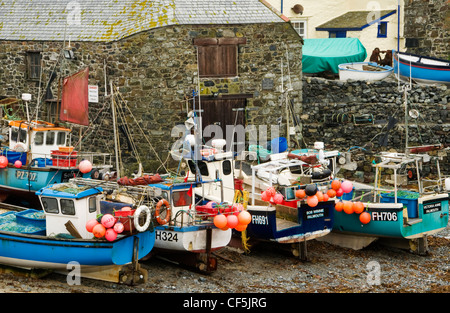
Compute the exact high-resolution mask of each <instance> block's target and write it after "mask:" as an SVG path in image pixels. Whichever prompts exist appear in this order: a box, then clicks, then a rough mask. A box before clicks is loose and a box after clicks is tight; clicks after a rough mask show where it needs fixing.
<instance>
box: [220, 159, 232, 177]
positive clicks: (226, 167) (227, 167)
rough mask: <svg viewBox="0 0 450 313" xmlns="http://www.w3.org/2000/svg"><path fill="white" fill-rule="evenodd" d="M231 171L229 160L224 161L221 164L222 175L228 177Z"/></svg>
mask: <svg viewBox="0 0 450 313" xmlns="http://www.w3.org/2000/svg"><path fill="white" fill-rule="evenodd" d="M231 170H232V166H231V162H230V160H225V161H224V162H223V163H222V171H223V174H224V175H230V174H231Z"/></svg>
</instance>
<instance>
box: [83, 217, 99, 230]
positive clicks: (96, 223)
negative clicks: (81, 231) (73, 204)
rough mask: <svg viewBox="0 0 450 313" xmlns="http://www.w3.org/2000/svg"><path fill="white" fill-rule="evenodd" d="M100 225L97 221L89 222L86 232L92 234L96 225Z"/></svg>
mask: <svg viewBox="0 0 450 313" xmlns="http://www.w3.org/2000/svg"><path fill="white" fill-rule="evenodd" d="M98 224H100V223H99V222H98V221H97V220H96V219H92V220H89V221H87V223H86V230H87V231H88V232H90V233H92V229H94V227H95V225H98Z"/></svg>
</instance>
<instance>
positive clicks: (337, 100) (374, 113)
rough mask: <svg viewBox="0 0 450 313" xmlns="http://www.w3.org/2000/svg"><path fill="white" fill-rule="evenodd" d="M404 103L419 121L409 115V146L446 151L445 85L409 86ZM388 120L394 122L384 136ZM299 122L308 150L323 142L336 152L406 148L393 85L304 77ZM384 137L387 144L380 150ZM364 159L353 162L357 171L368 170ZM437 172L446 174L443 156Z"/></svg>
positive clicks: (449, 136)
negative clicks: (443, 147) (438, 147)
mask: <svg viewBox="0 0 450 313" xmlns="http://www.w3.org/2000/svg"><path fill="white" fill-rule="evenodd" d="M402 86H404V84H403V83H402V84H401V85H400V87H402ZM407 98H408V106H409V108H410V109H415V110H417V112H419V117H418V118H412V117H410V116H409V115H408V126H409V127H408V134H409V136H408V138H409V146H417V145H426V144H438V143H441V144H443V145H447V146H450V103H449V101H450V90H448V89H447V88H446V87H445V86H444V85H442V86H424V85H422V86H421V85H412V89H411V90H410V91H409V92H408V97H407ZM389 117H394V118H395V119H396V120H397V123H396V124H395V125H394V126H393V127H392V128H390V129H389V131H388V121H389ZM301 121H302V123H303V135H304V140H305V144H306V145H307V146H310V147H311V146H312V145H313V144H314V142H315V141H323V142H324V143H325V145H326V146H327V148H329V149H338V150H340V151H348V150H349V149H354V148H358V149H355V151H368V152H373V153H376V152H379V151H387V150H395V151H398V152H404V149H405V122H404V121H405V110H404V94H403V93H402V92H399V91H398V83H397V81H395V80H390V81H386V80H384V81H378V82H372V83H369V82H364V81H348V82H342V81H337V80H335V81H333V80H325V79H322V78H311V77H306V78H305V79H304V80H303V107H302V115H301ZM386 133H387V134H388V135H387V145H386V146H384V145H380V143H382V142H381V139H382V138H384V135H385V134H386ZM359 148H362V149H359ZM363 159H364V161H365V163H364V162H359V163H358V165H359V166H360V168H359V170H361V171H364V170H365V171H370V162H371V161H372V159H373V156H372V154H370V153H367V154H366V155H365V158H363ZM361 161H362V160H361ZM441 167H442V168H443V170H444V172H445V173H446V174H447V175H448V174H450V159H449V158H448V157H447V158H445V159H444V160H443V161H442V162H441Z"/></svg>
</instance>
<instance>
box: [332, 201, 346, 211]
mask: <svg viewBox="0 0 450 313" xmlns="http://www.w3.org/2000/svg"><path fill="white" fill-rule="evenodd" d="M343 208H344V202H342V201H339V202H338V203H336V204H335V205H334V209H335V210H336V211H338V212H341V211H342V209H343Z"/></svg>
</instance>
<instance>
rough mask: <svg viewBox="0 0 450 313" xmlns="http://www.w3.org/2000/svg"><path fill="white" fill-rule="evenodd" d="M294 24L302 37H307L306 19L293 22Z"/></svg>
mask: <svg viewBox="0 0 450 313" xmlns="http://www.w3.org/2000/svg"><path fill="white" fill-rule="evenodd" d="M292 26H293V27H294V29H295V31H296V32H297V33H298V34H299V35H300V36H302V38H304V39H306V21H297V22H292Z"/></svg>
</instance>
